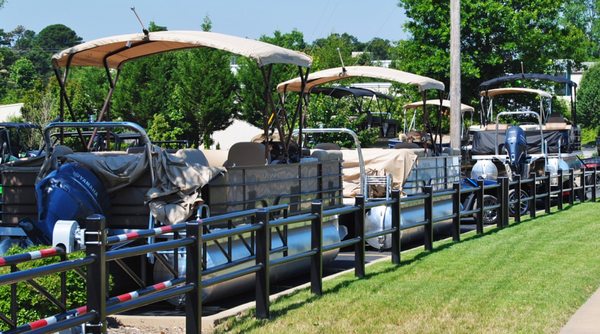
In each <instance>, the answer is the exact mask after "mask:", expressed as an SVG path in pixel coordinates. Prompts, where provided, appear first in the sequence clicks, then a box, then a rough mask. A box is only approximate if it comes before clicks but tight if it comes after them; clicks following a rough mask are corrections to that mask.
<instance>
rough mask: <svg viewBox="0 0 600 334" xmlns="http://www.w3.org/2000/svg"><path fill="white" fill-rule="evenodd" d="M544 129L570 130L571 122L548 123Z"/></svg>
mask: <svg viewBox="0 0 600 334" xmlns="http://www.w3.org/2000/svg"><path fill="white" fill-rule="evenodd" d="M542 129H543V130H544V131H552V130H570V129H571V124H567V123H546V124H545V125H544V126H543V127H542Z"/></svg>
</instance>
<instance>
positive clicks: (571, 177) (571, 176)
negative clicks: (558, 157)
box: [569, 168, 575, 205]
mask: <svg viewBox="0 0 600 334" xmlns="http://www.w3.org/2000/svg"><path fill="white" fill-rule="evenodd" d="M573 203H575V170H574V169H573V168H569V205H573Z"/></svg>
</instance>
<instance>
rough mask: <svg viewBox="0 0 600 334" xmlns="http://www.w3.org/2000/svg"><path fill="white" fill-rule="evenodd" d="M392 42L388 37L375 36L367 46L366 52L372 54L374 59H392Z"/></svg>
mask: <svg viewBox="0 0 600 334" xmlns="http://www.w3.org/2000/svg"><path fill="white" fill-rule="evenodd" d="M390 49H391V44H390V41H389V40H387V39H383V38H379V37H375V38H373V39H372V40H371V41H370V42H369V43H367V45H366V46H365V52H368V53H369V54H370V55H371V58H372V60H385V59H390Z"/></svg>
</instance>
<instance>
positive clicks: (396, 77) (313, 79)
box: [277, 66, 445, 155]
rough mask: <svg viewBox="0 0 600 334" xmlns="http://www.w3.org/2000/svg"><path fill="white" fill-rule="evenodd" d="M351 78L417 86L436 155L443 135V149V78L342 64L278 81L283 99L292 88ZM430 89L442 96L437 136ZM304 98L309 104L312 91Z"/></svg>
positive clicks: (307, 89)
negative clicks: (430, 104)
mask: <svg viewBox="0 0 600 334" xmlns="http://www.w3.org/2000/svg"><path fill="white" fill-rule="evenodd" d="M349 78H371V79H378V80H385V81H391V82H397V83H400V84H405V85H414V86H417V87H418V89H419V92H420V93H421V96H422V101H423V104H422V105H423V117H424V119H425V128H426V131H427V132H428V133H429V136H430V137H431V141H432V149H433V153H434V155H436V154H438V153H440V152H438V150H437V145H436V144H437V140H438V139H439V146H440V149H441V146H442V136H441V135H440V131H441V123H442V122H441V117H442V101H443V93H444V89H445V86H444V83H443V82H441V81H438V80H435V79H432V78H428V77H425V76H421V75H418V74H413V73H409V72H404V71H400V70H396V69H391V68H386V67H376V66H342V67H334V68H329V69H325V70H321V71H317V72H313V73H311V74H310V75H308V76H307V78H306V80H301V78H294V79H291V80H288V81H284V82H282V83H280V84H278V85H277V91H278V92H279V94H280V96H282V97H281V99H282V100H283V99H284V97H285V95H286V94H287V93H288V92H297V93H300V94H302V93H310V91H311V90H312V89H314V88H315V87H317V86H320V85H323V84H326V83H330V82H335V81H339V80H343V79H349ZM430 89H433V90H437V91H438V97H439V101H440V104H439V108H438V113H437V125H436V127H435V128H436V129H435V133H436V135H435V136H434V130H433V127H432V125H431V122H430V120H429V111H428V109H427V91H428V90H430ZM304 98H305V99H306V103H305V105H308V95H306V94H305V95H304ZM301 121H302V120H301ZM300 130H301V129H300ZM299 137H300V138H301V137H302V132H301V131H299Z"/></svg>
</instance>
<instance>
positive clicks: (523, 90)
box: [479, 87, 552, 98]
mask: <svg viewBox="0 0 600 334" xmlns="http://www.w3.org/2000/svg"><path fill="white" fill-rule="evenodd" d="M507 94H535V95H539V96H541V97H546V98H552V95H551V94H550V93H548V92H545V91H543V90H539V89H532V88H518V87H509V88H494V89H490V90H482V91H481V92H480V93H479V95H481V96H487V97H494V96H498V95H507Z"/></svg>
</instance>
